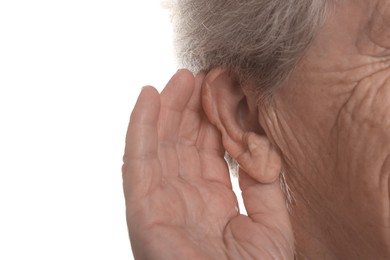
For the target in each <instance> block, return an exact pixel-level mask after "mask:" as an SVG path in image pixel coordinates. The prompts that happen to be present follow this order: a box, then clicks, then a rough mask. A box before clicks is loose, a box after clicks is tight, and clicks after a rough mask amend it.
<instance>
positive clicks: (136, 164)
mask: <svg viewBox="0 0 390 260" xmlns="http://www.w3.org/2000/svg"><path fill="white" fill-rule="evenodd" d="M159 111H160V96H159V94H158V92H157V90H156V89H154V88H153V87H145V88H143V90H142V91H141V94H140V95H139V97H138V100H137V103H136V105H135V107H134V109H133V112H132V114H131V117H130V123H129V127H128V130H127V134H126V147H125V155H124V158H123V162H124V164H123V168H122V172H123V181H124V189H125V194H128V193H129V192H131V191H134V190H135V189H134V188H135V187H142V189H143V191H142V192H147V190H148V189H150V188H152V187H151V186H152V185H155V184H156V183H158V179H159V167H158V159H157V149H158V148H157V147H158V136H157V121H158V116H159ZM140 192H141V191H140Z"/></svg>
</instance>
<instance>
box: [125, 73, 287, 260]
mask: <svg viewBox="0 0 390 260" xmlns="http://www.w3.org/2000/svg"><path fill="white" fill-rule="evenodd" d="M203 78H204V75H197V76H196V77H195V78H194V76H193V75H192V74H191V73H190V72H189V71H186V70H181V71H178V73H176V74H175V75H174V76H173V77H172V79H171V80H170V82H169V83H168V84H167V86H166V88H165V89H164V90H163V92H162V93H161V94H159V93H158V92H157V91H156V90H155V89H154V88H153V87H145V88H144V89H143V90H142V92H141V94H140V96H139V98H138V101H137V104H136V105H135V108H134V110H133V112H132V115H131V119H130V124H129V128H128V132H127V137H126V149H125V156H124V165H123V186H124V192H125V198H126V214H127V224H128V229H129V234H130V240H131V244H132V249H133V254H134V256H135V258H136V259H293V257H294V245H293V235H292V230H291V224H290V220H289V216H288V212H287V210H286V205H285V200H284V196H283V193H282V191H281V189H280V186H279V182H278V181H274V182H272V183H269V184H261V183H259V182H257V181H255V179H256V177H255V175H256V174H258V173H252V172H250V171H252V170H249V171H248V169H252V168H253V167H247V168H245V169H246V171H248V172H245V171H244V170H242V169H240V187H241V189H242V192H243V199H244V203H245V207H246V210H247V212H248V216H244V215H240V214H239V212H238V205H237V200H236V197H235V194H234V192H233V190H232V186H231V182H230V175H229V171H228V167H227V164H226V162H225V160H224V153H225V148H224V147H223V145H222V138H221V135H220V133H219V131H218V130H217V129H216V128H215V127H214V126H213V125H212V124H211V123H210V122H209V120H208V118H207V117H206V116H205V114H204V112H203V109H202V102H201V86H202V81H203ZM251 138H254V137H252V136H250V135H249V141H251ZM247 141H248V140H247ZM249 141H248V142H249ZM255 141H256V140H255ZM257 141H258V140H257ZM252 143H261V142H252ZM267 147H268V146H264V145H260V144H259V147H258V149H257V148H256V152H254V153H253V154H252V155H253V156H258V157H259V160H260V161H261V160H263V161H264V160H266V158H268V157H266V155H267V153H268V152H269V151H267ZM263 155H264V158H265V159H264V158H262V156H263ZM244 157H245V156H244ZM244 157H243V158H244ZM245 158H246V160H248V158H249V157H245ZM235 159H237V158H235ZM264 165H267V163H265V164H264ZM243 168H244V167H243ZM260 170H261V171H265V170H268V169H267V167H265V166H262V167H261V168H260ZM271 170H272V169H271ZM260 174H261V173H260Z"/></svg>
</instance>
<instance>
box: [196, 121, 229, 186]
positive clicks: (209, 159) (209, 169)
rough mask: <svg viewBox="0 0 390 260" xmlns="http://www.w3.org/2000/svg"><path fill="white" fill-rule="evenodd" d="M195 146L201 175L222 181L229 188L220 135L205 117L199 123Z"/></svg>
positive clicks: (227, 171)
mask: <svg viewBox="0 0 390 260" xmlns="http://www.w3.org/2000/svg"><path fill="white" fill-rule="evenodd" d="M197 147H198V149H199V156H200V159H201V164H202V175H203V176H202V177H203V178H204V179H206V180H209V181H215V182H218V183H222V184H223V185H225V186H226V187H228V188H229V189H230V188H231V187H232V184H231V181H230V174H229V168H228V166H227V163H226V161H225V159H224V156H225V148H224V147H223V144H222V135H221V133H220V132H219V131H218V129H217V128H216V127H215V126H214V125H212V124H211V123H210V121H208V119H207V118H206V117H204V118H203V120H202V123H201V130H200V132H199V135H198V140H197Z"/></svg>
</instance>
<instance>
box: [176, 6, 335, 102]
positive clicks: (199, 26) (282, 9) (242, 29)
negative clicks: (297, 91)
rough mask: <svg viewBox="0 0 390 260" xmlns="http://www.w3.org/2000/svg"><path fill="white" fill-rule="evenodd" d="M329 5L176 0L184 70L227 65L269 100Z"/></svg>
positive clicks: (294, 62)
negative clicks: (269, 96)
mask: <svg viewBox="0 0 390 260" xmlns="http://www.w3.org/2000/svg"><path fill="white" fill-rule="evenodd" d="M327 1H328V0H172V2H173V5H172V7H173V16H172V18H173V24H174V33H175V47H176V53H177V56H178V61H179V63H180V66H183V67H186V68H189V69H190V70H191V71H192V72H194V73H197V72H199V71H206V72H207V71H209V70H211V69H212V68H214V67H218V66H223V67H225V68H227V69H228V70H229V71H233V72H235V73H236V74H237V75H238V76H239V79H240V80H241V81H245V82H248V81H249V82H250V83H252V84H255V85H256V92H257V94H259V95H261V96H265V95H269V94H271V93H272V90H273V89H274V88H275V87H277V86H278V85H280V84H281V83H282V82H283V81H284V80H285V79H286V78H287V77H288V75H289V74H290V73H291V71H292V70H293V69H294V67H295V65H296V64H297V62H298V61H299V58H300V57H302V55H303V53H304V51H305V49H306V48H307V47H308V46H309V45H310V43H311V41H312V39H313V38H314V36H315V32H316V31H317V30H318V27H319V26H320V24H321V22H322V20H323V19H322V18H323V17H324V14H325V10H326V2H327Z"/></svg>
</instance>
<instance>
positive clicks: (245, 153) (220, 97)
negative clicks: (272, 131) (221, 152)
mask: <svg viewBox="0 0 390 260" xmlns="http://www.w3.org/2000/svg"><path fill="white" fill-rule="evenodd" d="M202 105H203V109H204V111H205V113H206V115H207V117H208V119H209V121H210V122H211V123H212V124H213V125H214V126H216V127H217V128H218V130H219V131H220V132H221V134H222V143H223V146H224V147H225V149H226V151H227V152H228V153H229V154H230V155H231V156H232V157H233V158H234V159H235V160H236V161H237V162H238V164H239V165H240V168H242V169H243V170H244V171H245V172H246V173H247V174H248V175H250V176H251V177H252V178H254V179H256V180H257V181H259V182H261V183H271V182H274V181H275V180H276V179H277V177H278V176H279V173H280V167H281V162H280V158H279V155H278V154H277V153H276V151H275V150H274V149H273V148H272V146H271V144H270V142H269V140H268V138H267V137H266V136H265V135H264V131H263V130H262V128H261V126H260V124H259V119H258V116H259V114H258V104H257V101H256V96H255V95H254V94H253V91H251V89H250V88H249V87H245V86H242V85H240V83H239V81H238V79H237V77H236V76H235V75H234V73H230V72H229V71H227V70H226V69H223V68H220V67H219V68H214V69H212V70H211V71H210V72H209V73H208V74H207V75H206V76H205V79H204V81H203V86H202Z"/></svg>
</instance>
